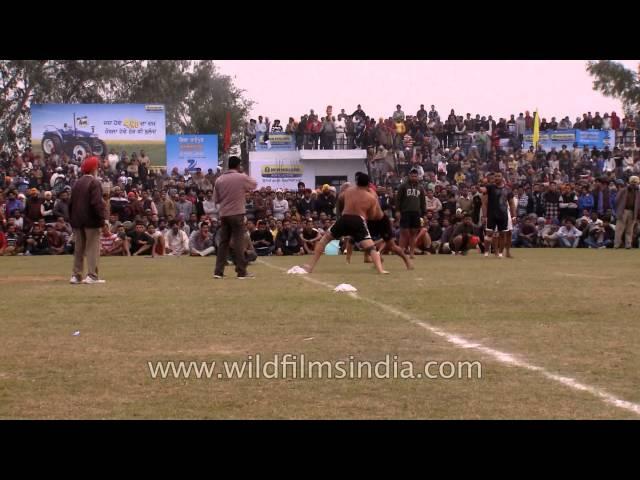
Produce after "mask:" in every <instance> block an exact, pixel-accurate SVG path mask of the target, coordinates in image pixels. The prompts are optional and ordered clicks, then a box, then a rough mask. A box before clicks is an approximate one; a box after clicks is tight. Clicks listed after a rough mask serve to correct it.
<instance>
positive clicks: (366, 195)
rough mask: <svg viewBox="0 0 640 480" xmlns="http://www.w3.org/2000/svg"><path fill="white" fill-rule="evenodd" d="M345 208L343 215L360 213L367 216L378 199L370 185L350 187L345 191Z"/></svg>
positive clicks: (361, 215)
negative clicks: (369, 187)
mask: <svg viewBox="0 0 640 480" xmlns="http://www.w3.org/2000/svg"><path fill="white" fill-rule="evenodd" d="M342 195H343V199H344V209H343V210H342V215H358V216H360V217H363V218H367V217H368V216H369V214H370V213H371V212H372V210H374V209H375V205H376V200H375V199H374V198H373V196H372V195H371V193H370V192H369V189H368V187H367V188H365V187H355V186H354V187H349V188H347V189H346V190H345V191H344V192H343V194H342Z"/></svg>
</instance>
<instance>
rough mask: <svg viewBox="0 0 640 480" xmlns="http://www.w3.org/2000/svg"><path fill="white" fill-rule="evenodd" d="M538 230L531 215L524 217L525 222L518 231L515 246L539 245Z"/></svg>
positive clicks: (529, 246) (528, 246)
mask: <svg viewBox="0 0 640 480" xmlns="http://www.w3.org/2000/svg"><path fill="white" fill-rule="evenodd" d="M537 237H538V230H537V229H536V227H535V225H534V224H533V219H532V218H531V217H529V216H526V217H524V220H523V223H522V225H521V226H520V231H519V232H518V238H517V241H516V240H514V242H513V246H514V247H524V248H531V247H535V246H536V245H537V239H538V238H537Z"/></svg>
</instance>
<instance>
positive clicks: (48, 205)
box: [40, 192, 56, 223]
mask: <svg viewBox="0 0 640 480" xmlns="http://www.w3.org/2000/svg"><path fill="white" fill-rule="evenodd" d="M54 205H55V202H54V201H53V198H52V195H51V192H44V201H43V202H42V205H41V206H40V215H41V217H43V218H44V221H45V223H53V222H55V221H56V216H55V215H54V213H53V207H54Z"/></svg>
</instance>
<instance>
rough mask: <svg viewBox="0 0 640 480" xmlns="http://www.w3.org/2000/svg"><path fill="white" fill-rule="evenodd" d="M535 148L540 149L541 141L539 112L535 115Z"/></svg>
mask: <svg viewBox="0 0 640 480" xmlns="http://www.w3.org/2000/svg"><path fill="white" fill-rule="evenodd" d="M532 141H533V148H534V149H536V150H537V149H538V142H539V141H540V117H539V116H538V110H536V111H535V113H534V114H533V139H532Z"/></svg>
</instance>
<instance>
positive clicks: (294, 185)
mask: <svg viewBox="0 0 640 480" xmlns="http://www.w3.org/2000/svg"><path fill="white" fill-rule="evenodd" d="M252 157H253V158H251V161H250V162H249V175H251V176H252V177H253V178H255V179H256V181H257V182H258V188H262V187H267V186H270V187H271V189H272V190H276V189H278V188H282V189H286V190H297V189H298V182H304V183H305V184H306V183H307V182H306V181H305V178H304V177H305V171H304V165H302V163H301V162H300V154H299V153H298V152H297V151H295V150H294V151H292V152H288V151H280V152H260V155H259V157H260V158H256V157H258V155H255V154H254V155H252ZM310 183H313V181H312V182H310Z"/></svg>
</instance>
